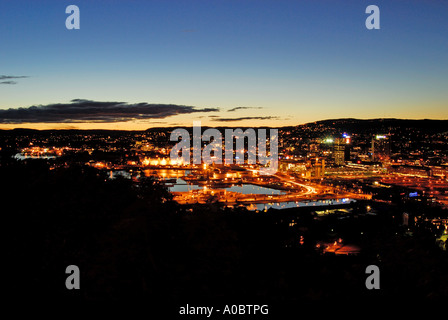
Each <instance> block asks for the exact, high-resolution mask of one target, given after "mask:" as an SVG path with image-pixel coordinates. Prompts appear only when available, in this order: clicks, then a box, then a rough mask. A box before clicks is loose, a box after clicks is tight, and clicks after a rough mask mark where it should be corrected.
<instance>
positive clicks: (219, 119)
mask: <svg viewBox="0 0 448 320" xmlns="http://www.w3.org/2000/svg"><path fill="white" fill-rule="evenodd" d="M211 118H212V120H213V121H219V122H232V121H243V120H278V119H279V117H273V116H266V117H239V118H218V117H211Z"/></svg>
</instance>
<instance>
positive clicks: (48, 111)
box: [0, 99, 219, 124]
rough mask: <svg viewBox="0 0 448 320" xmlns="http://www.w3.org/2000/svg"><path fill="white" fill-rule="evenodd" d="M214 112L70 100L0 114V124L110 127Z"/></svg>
mask: <svg viewBox="0 0 448 320" xmlns="http://www.w3.org/2000/svg"><path fill="white" fill-rule="evenodd" d="M216 111H219V109H218V108H203V109H196V108H195V107H191V106H184V105H175V104H149V103H146V102H142V103H134V104H130V103H126V102H101V101H92V100H84V99H74V100H72V101H71V102H70V103H58V104H48V105H39V106H31V107H27V108H18V109H13V108H10V109H6V110H0V123H10V124H19V123H55V122H59V123H81V122H97V123H111V122H121V121H132V120H142V119H163V118H167V117H170V116H175V115H178V114H189V113H199V112H216Z"/></svg>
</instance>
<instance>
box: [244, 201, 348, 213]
mask: <svg viewBox="0 0 448 320" xmlns="http://www.w3.org/2000/svg"><path fill="white" fill-rule="evenodd" d="M353 202H356V200H354V199H349V198H345V199H333V200H317V201H306V202H305V201H304V202H300V201H290V202H274V203H257V204H252V205H250V206H248V209H249V210H252V211H254V210H260V211H263V210H265V209H266V210H269V209H270V208H274V209H290V208H303V207H305V208H312V207H321V206H330V205H341V204H350V203H353Z"/></svg>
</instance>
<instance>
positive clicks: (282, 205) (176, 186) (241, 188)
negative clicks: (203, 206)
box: [111, 169, 356, 211]
mask: <svg viewBox="0 0 448 320" xmlns="http://www.w3.org/2000/svg"><path fill="white" fill-rule="evenodd" d="M190 173H191V171H190V170H169V169H162V170H151V169H147V170H143V174H144V175H145V176H146V177H148V176H157V177H162V178H164V179H176V182H174V181H173V183H172V184H171V183H169V186H168V190H169V191H171V192H188V191H191V190H202V189H204V186H201V185H193V184H188V183H187V182H186V181H185V180H183V179H182V177H184V176H186V175H189V174H190ZM116 175H123V176H125V177H127V178H130V177H131V175H130V174H129V172H127V171H124V170H118V171H113V172H111V177H112V176H116ZM208 188H210V187H208ZM216 189H221V190H226V191H230V192H238V193H241V194H266V195H279V194H286V193H287V192H286V191H283V190H276V189H272V188H267V187H261V186H256V185H252V184H242V185H234V186H230V187H227V188H223V187H220V188H216ZM353 202H356V200H354V199H348V198H345V199H332V200H316V201H303V202H300V201H289V202H273V203H258V204H251V205H248V206H247V208H248V209H249V210H253V211H255V210H259V211H263V210H269V209H270V208H274V209H289V208H299V207H314V206H315V207H320V206H328V205H340V204H350V203H353Z"/></svg>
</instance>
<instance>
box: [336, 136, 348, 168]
mask: <svg viewBox="0 0 448 320" xmlns="http://www.w3.org/2000/svg"><path fill="white" fill-rule="evenodd" d="M345 148H346V139H343V138H336V139H335V140H334V145H333V160H334V164H335V165H337V166H342V165H344V164H345Z"/></svg>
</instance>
